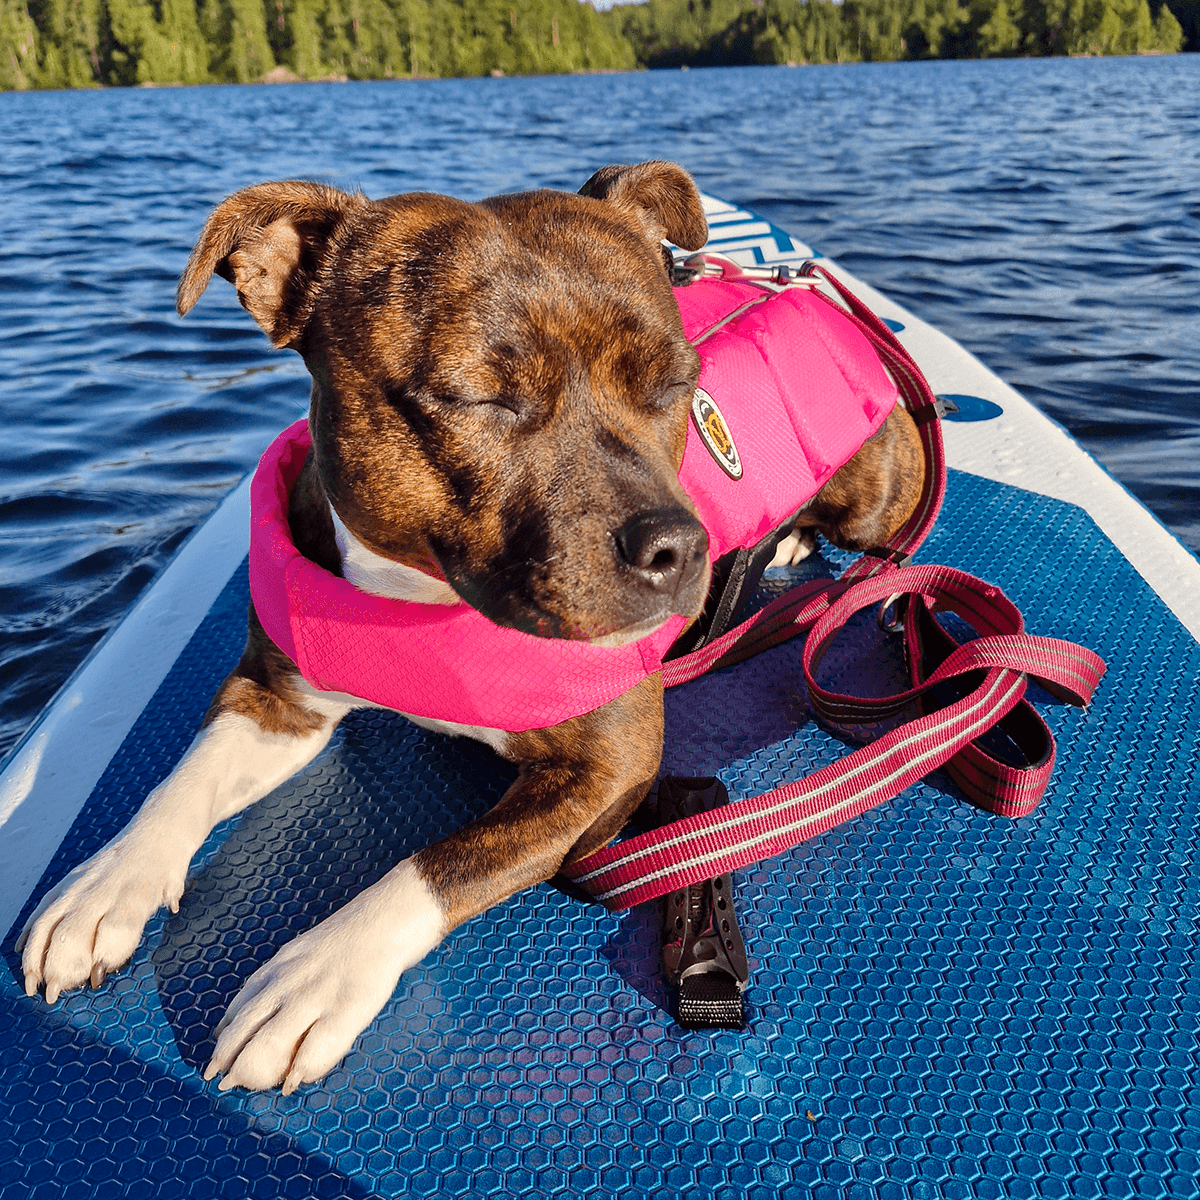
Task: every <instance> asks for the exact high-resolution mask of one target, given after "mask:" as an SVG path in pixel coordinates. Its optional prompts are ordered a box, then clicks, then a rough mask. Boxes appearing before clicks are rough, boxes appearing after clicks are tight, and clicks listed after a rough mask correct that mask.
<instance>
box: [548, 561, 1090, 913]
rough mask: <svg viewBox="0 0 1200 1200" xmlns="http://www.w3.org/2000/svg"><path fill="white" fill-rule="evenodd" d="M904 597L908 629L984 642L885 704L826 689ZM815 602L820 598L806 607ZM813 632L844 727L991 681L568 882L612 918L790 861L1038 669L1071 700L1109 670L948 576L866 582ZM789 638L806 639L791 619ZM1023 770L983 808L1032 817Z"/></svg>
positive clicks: (946, 752)
mask: <svg viewBox="0 0 1200 1200" xmlns="http://www.w3.org/2000/svg"><path fill="white" fill-rule="evenodd" d="M833 586H834V587H836V586H837V585H833ZM805 590H807V591H809V592H811V588H809V589H805ZM828 590H829V591H832V590H833V588H832V587H830V588H829V589H828ZM897 593H899V594H903V595H908V596H915V597H920V598H921V603H919V604H911V605H910V606H909V607H910V612H912V613H913V614H914V615H913V616H912V617H911V621H913V622H918V621H919V620H920V615H919V614H920V612H921V611H922V610H923V609H924V610H927V611H931V610H933V609H936V608H939V607H940V608H944V609H950V610H953V611H955V612H958V613H959V615H960V616H962V617H963V618H964V619H965V620H968V621H969V622H970V623H971V624H973V625H974V626H975V628H976V631H977V632H978V633H979V634H980V637H979V638H977V639H976V640H974V641H972V642H968V643H966V644H965V645H963V646H959V647H957V649H956V650H953V651H951V652H950V653H948V654H947V655H946V657H945V658H944V659H943V660H942V661H941V662H939V663H937V664H936V666H935V667H934V669H933V670H932V671H931V672H930V673H929V675H928V676H926V677H925V678H923V679H921V680H920V681H919V682H918V683H916V685H915V686H914V687H913V688H912V689H910V690H909V691H908V692H905V693H902V694H901V695H900V696H896V697H887V698H884V699H881V700H877V699H873V698H864V697H847V696H835V695H833V694H832V693H828V692H825V691H824V690H823V689H821V688H820V687H819V686H818V685H817V684H816V682H815V680H814V679H813V678H812V672H813V670H814V669H815V667H816V666H817V665H818V664H819V661H820V657H821V655H823V653H824V652H825V650H826V649H827V648H828V646H829V644H830V642H831V641H832V639H833V637H834V636H835V635H836V634H837V632H838V631H839V630H840V629H842V628H843V627H844V626H845V624H846V622H847V621H848V620H849V619H850V618H851V617H852V616H853V615H854V614H855V613H856V612H859V611H860V610H862V609H863V608H866V607H868V606H870V605H873V604H877V603H879V602H880V601H883V600H886V599H888V598H889V597H890V596H892V595H894V594H897ZM981 597H982V599H981ZM784 599H786V597H785V598H784ZM801 603H803V601H801ZM812 604H813V598H812V597H811V595H810V596H809V597H808V603H807V605H806V607H811V606H812ZM817 607H820V605H817ZM767 611H768V610H765V609H764V610H763V612H762V613H759V614H756V616H755V617H753V618H751V619H750V621H748V622H745V623H744V624H743V625H742V626H739V628H738V630H734V631H731V632H732V633H735V634H737V633H740V632H741V631H742V630H745V629H746V627H747V626H750V627H751V630H752V629H753V627H754V626H755V625H757V624H758V623H760V622H763V621H764V616H763V614H764V613H766V612H767ZM776 611H777V612H778V611H780V609H779V608H777V609H776ZM770 620H771V619H770V618H766V619H765V621H766V622H767V623H769V622H770ZM909 620H910V618H906V629H907V626H908V622H909ZM930 620H932V618H930ZM809 627H810V628H811V630H812V633H811V636H810V637H809V639H808V643H807V645H806V646H805V652H804V673H805V679H806V681H807V683H808V685H809V691H810V694H811V695H812V696H813V699H814V707H817V709H818V711H821V707H822V706H827V707H829V708H830V710H831V711H834V712H836V713H837V715H838V717H839V719H843V720H845V719H850V720H860V719H866V720H876V719H878V718H879V717H880V716H881V715H883V714H885V713H887V712H894V711H896V710H897V709H898V708H900V707H903V705H904V704H906V703H911V702H913V701H914V700H916V699H917V698H918V697H924V696H925V695H926V694H927V693H928V692H929V691H930V690H931V689H933V688H935V687H937V686H938V685H939V684H943V683H946V682H948V681H952V680H956V679H962V678H963V677H964V676H970V675H978V674H979V673H980V672H982V678H981V679H979V681H978V682H977V683H975V684H974V686H971V687H970V690H969V691H968V692H967V693H966V694H965V695H963V696H962V697H961V698H960V699H958V700H956V701H954V702H953V703H951V704H949V705H947V706H946V707H944V708H940V709H938V710H936V711H934V712H927V713H924V714H923V715H921V716H919V717H917V718H916V719H914V720H911V721H908V722H906V723H905V724H903V725H901V726H899V727H898V728H896V729H893V730H891V731H890V732H888V733H886V734H884V735H883V736H882V737H880V738H879V739H878V740H877V741H875V742H873V743H871V744H870V745H868V746H863V747H861V748H860V749H858V750H856V751H854V752H853V753H852V754H850V755H848V756H846V757H845V758H843V759H840V760H839V761H838V762H836V763H833V764H831V765H830V766H828V767H825V768H823V769H822V770H820V771H817V772H815V773H814V774H812V775H810V776H808V777H807V778H805V779H801V780H796V781H793V782H791V783H788V784H785V785H784V786H782V787H779V788H775V789H774V790H772V791H770V792H767V793H765V794H763V795H761V796H755V797H752V798H749V799H744V800H741V801H738V802H736V803H734V804H730V805H727V806H725V807H723V808H720V809H717V810H714V811H710V812H704V813H700V814H699V815H697V816H693V817H688V818H685V819H684V820H681V821H675V822H673V823H671V824H669V825H664V826H661V827H660V828H658V829H655V830H653V831H651V832H649V833H645V834H641V835H639V836H637V837H634V838H630V839H628V840H627V841H624V842H620V843H618V844H616V845H614V846H608V847H605V848H604V849H602V850H599V851H596V852H595V853H594V854H591V855H589V856H588V857H587V858H584V859H581V860H579V861H578V862H575V863H572V864H570V865H569V866H567V867H564V868H563V873H564V874H565V875H566V876H567V877H568V878H569V879H571V880H573V881H574V882H575V883H577V884H579V885H580V886H581V887H584V888H585V889H586V890H587V891H589V892H590V893H591V894H592V895H594V896H595V897H596V899H597V900H599V901H600V902H601V903H602V904H604V905H605V906H606V907H607V908H609V909H613V910H615V909H620V908H626V907H628V906H630V905H633V904H640V903H642V902H643V901H645V900H651V899H654V898H655V897H656V896H661V895H664V894H665V893H667V892H670V891H673V890H676V889H679V888H684V887H687V886H688V885H690V884H694V883H699V882H701V881H703V880H706V879H709V878H712V877H713V876H716V875H721V874H724V873H727V872H729V871H732V870H736V869H737V868H739V867H744V866H747V865H749V864H750V863H754V862H758V861H760V860H761V859H763V858H768V857H771V856H773V855H775V854H780V853H782V852H783V851H785V850H788V849H791V848H792V847H793V846H795V845H798V844H799V843H800V842H802V841H805V840H807V839H808V838H811V837H815V836H816V835H817V834H820V833H824V832H825V831H826V830H829V829H832V828H833V827H834V826H836V825H840V824H842V823H843V822H844V821H848V820H850V819H851V818H853V817H855V816H858V815H859V814H861V813H863V812H866V811H867V810H868V809H870V808H873V807H875V806H876V805H878V804H881V803H883V802H884V801H885V800H889V799H891V798H892V797H893V796H895V795H897V794H898V793H899V792H901V791H903V790H904V788H906V787H908V786H909V785H910V784H912V783H915V782H916V781H917V780H918V779H921V778H922V777H924V776H925V775H926V774H928V773H929V772H930V771H933V770H935V769H937V768H938V767H940V766H942V765H944V764H946V763H948V762H950V761H951V760H952V759H953V758H954V757H955V756H956V755H958V754H960V753H962V752H963V751H964V750H965V749H966V748H967V747H970V746H971V743H972V742H973V741H974V740H975V739H976V738H978V737H979V736H980V735H982V734H983V733H985V732H987V731H988V730H989V729H991V728H992V727H993V726H994V725H996V724H997V722H999V721H1001V720H1002V719H1003V718H1004V717H1005V716H1007V715H1008V714H1009V713H1011V712H1012V711H1013V710H1014V708H1016V706H1017V705H1018V704H1020V703H1021V701H1022V699H1023V697H1024V694H1025V689H1026V680H1027V676H1028V675H1029V674H1032V675H1034V676H1035V677H1036V678H1037V679H1038V680H1039V681H1041V682H1043V683H1044V684H1045V685H1046V686H1048V687H1050V688H1051V689H1052V690H1053V691H1054V692H1055V693H1056V694H1058V695H1060V696H1062V697H1064V698H1066V699H1068V700H1069V701H1071V702H1073V703H1078V704H1086V703H1087V702H1088V701H1089V700H1090V699H1091V697H1092V694H1093V693H1094V691H1095V687H1096V684H1097V683H1098V682H1099V680H1100V677H1101V676H1102V675H1103V673H1104V664H1103V662H1102V661H1101V660H1100V659H1099V658H1098V657H1097V656H1096V655H1095V654H1092V653H1091V651H1089V650H1085V649H1084V648H1083V647H1081V646H1076V645H1074V644H1073V643H1070V642H1063V641H1059V640H1057V639H1052V638H1039V637H1033V636H1032V635H1029V634H1026V633H1024V632H1023V631H1022V622H1021V616H1020V613H1019V612H1018V611H1017V609H1016V607H1015V606H1014V605H1013V604H1012V602H1011V601H1010V600H1008V598H1007V597H1006V596H1004V594H1003V593H1002V592H1001V591H1000V590H999V589H998V588H995V587H992V586H990V585H989V584H986V583H984V582H983V581H982V580H979V579H976V578H975V577H974V576H971V575H968V574H966V573H965V572H962V571H956V570H953V569H952V568H949V567H937V566H915V567H909V568H906V569H904V570H901V571H889V572H886V573H884V574H882V575H879V576H876V577H872V578H869V579H866V580H863V581H862V582H860V583H858V584H856V585H854V586H853V587H852V588H850V589H849V590H844V591H842V593H841V594H840V595H838V596H837V597H835V598H834V599H833V600H832V602H831V603H828V604H827V605H825V606H824V612H823V613H822V614H821V615H820V616H818V617H817V619H816V620H814V621H812V622H811V624H810V626H809ZM914 628H915V626H914ZM792 629H793V630H794V633H800V632H802V631H803V630H802V629H801V628H800V627H799V625H797V624H795V623H793V625H792ZM912 636H914V637H916V636H917V634H916V633H915V632H914V634H913V635H912ZM945 637H946V639H947V641H950V640H952V639H950V638H949V635H948V634H947V635H945ZM716 644H717V643H714V646H715V645H716ZM706 649H708V648H706ZM701 653H702V652H701ZM677 661H678V662H683V661H685V660H682V659H681V660H677ZM670 665H671V666H676V664H675V663H672V664H670ZM697 673H699V672H697ZM686 677H691V678H694V677H695V676H694V675H691V676H686ZM1046 736H1047V737H1049V733H1048V731H1047V734H1046ZM985 761H991V760H990V759H989V756H987V755H986V754H984V752H982V751H979V750H978V749H977V748H976V754H975V755H974V756H969V757H968V758H967V759H965V760H964V764H963V768H962V773H963V774H964V776H965V775H968V774H973V773H978V772H979V771H980V765H979V764H980V763H981V762H985ZM1050 761H1051V763H1052V757H1051V760H1050ZM1012 770H1013V771H1017V772H1019V771H1020V769H1019V768H1012ZM1027 770H1030V771H1032V775H1031V776H1029V777H1026V776H1023V775H1022V776H1021V777H1020V786H1019V787H1017V788H1014V786H1013V785H1012V783H1011V782H1010V780H1009V778H1008V776H1007V775H1006V774H1005V772H1003V771H997V770H995V769H994V768H991V767H987V768H986V769H984V770H983V772H982V774H983V782H982V783H981V784H980V785H979V786H980V787H981V789H982V791H983V793H984V794H985V796H986V797H987V799H988V803H987V805H986V806H989V807H992V808H993V811H997V812H1003V811H1006V809H1013V810H1014V811H1012V812H1011V814H1010V815H1021V812H1023V811H1027V810H1028V807H1031V805H1030V804H1029V803H1028V797H1029V794H1030V791H1031V789H1032V790H1036V791H1037V795H1038V797H1040V794H1041V791H1044V789H1045V782H1046V780H1047V779H1048V777H1049V769H1048V765H1047V764H1045V763H1038V764H1034V765H1033V766H1032V767H1031V768H1027ZM1039 787H1040V790H1038V789H1039ZM968 795H969V796H970V795H971V793H970V791H968ZM1034 803H1036V800H1034Z"/></svg>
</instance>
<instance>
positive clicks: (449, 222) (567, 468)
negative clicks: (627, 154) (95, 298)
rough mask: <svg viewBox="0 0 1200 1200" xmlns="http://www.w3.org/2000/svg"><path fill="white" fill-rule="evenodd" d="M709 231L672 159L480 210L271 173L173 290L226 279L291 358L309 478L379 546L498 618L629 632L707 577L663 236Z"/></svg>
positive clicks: (683, 607)
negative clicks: (304, 424)
mask: <svg viewBox="0 0 1200 1200" xmlns="http://www.w3.org/2000/svg"><path fill="white" fill-rule="evenodd" d="M706 236H707V225H706V222H705V218H704V213H703V209H702V208H701V205H700V199H699V196H698V194H697V192H696V188H695V185H694V184H693V183H692V181H691V179H690V177H689V176H688V175H687V174H686V173H685V172H684V171H683V170H682V169H681V168H679V167H676V166H674V165H672V164H670V163H662V162H651V163H643V164H641V165H640V166H635V167H607V168H605V169H604V170H602V171H599V172H597V173H596V174H595V175H594V176H592V178H591V179H590V180H588V182H587V183H586V184H585V185H584V187H583V188H582V189H581V192H580V194H578V195H571V194H569V193H565V192H552V191H537V192H528V193H523V194H520V195H511V196H497V197H494V198H492V199H490V200H484V201H482V202H480V203H478V204H470V203H466V202H464V201H460V200H453V199H450V198H448V197H445V196H435V195H427V194H421V193H414V194H410V195H403V196H395V197H391V198H390V199H386V200H380V201H370V200H367V199H366V198H365V197H364V196H362V195H350V194H347V193H344V192H340V191H337V190H335V189H333V188H328V187H322V186H319V185H317V184H311V183H268V184H261V185H259V186H257V187H251V188H247V189H245V190H244V191H241V192H238V193H237V194H236V195H234V196H231V197H230V198H229V199H228V200H226V201H224V203H222V204H221V205H220V206H219V207H218V208H217V209H216V210H215V212H214V213H213V214H212V216H211V217H210V218H209V220H208V223H207V225H206V226H205V228H204V232H203V233H202V235H201V237H200V241H199V243H198V244H197V246H196V249H195V251H194V252H193V254H192V258H191V261H190V262H189V263H188V267H187V270H186V272H185V274H184V276H183V279H182V280H181V282H180V285H179V298H178V305H179V311H180V312H181V313H186V312H187V311H188V310H189V309H190V308H191V307H192V306H193V305H194V304H195V303H196V301H197V300H198V299H199V297H200V295H201V293H202V292H203V291H204V289H205V287H206V286H207V284H208V281H209V279H210V278H211V277H212V274H213V272H214V271H215V272H216V273H217V274H219V275H221V276H222V277H224V278H226V279H228V280H230V281H231V282H232V283H233V284H234V285H235V286H236V287H237V290H238V298H239V299H240V300H241V302H242V304H243V305H244V306H245V308H246V309H247V310H248V311H249V312H250V313H251V315H252V316H253V317H254V319H255V320H256V321H257V322H258V323H259V325H261V326H262V328H263V329H264V330H265V331H266V332H267V334H268V335H269V336H270V338H271V340H272V341H273V342H274V343H275V345H277V346H288V347H292V348H294V349H296V350H298V351H299V352H300V353H301V354H302V355H303V356H304V360H305V362H306V364H307V366H308V369H309V371H310V372H311V374H312V377H313V402H312V412H311V417H310V422H311V427H312V434H313V440H314V445H315V453H316V463H317V469H318V472H319V475H320V479H321V482H322V484H323V486H324V488H325V490H326V493H327V494H328V497H329V500H330V502H331V503H332V504H333V507H334V509H335V510H336V512H337V514H338V516H339V517H340V518H341V520H342V521H343V523H344V524H345V525H346V526H347V528H348V529H349V530H350V531H351V532H352V533H353V534H354V535H355V536H356V537H357V538H358V539H359V540H360V541H362V542H363V543H364V544H365V545H367V546H368V547H369V548H370V549H372V550H374V551H375V552H377V553H379V554H382V555H384V556H386V557H389V558H392V559H393V560H395V561H397V562H402V563H405V564H407V565H408V566H412V567H416V568H418V569H420V570H423V571H426V572H427V573H429V574H432V575H437V576H440V577H443V578H445V579H446V580H447V581H448V582H449V583H450V584H451V586H452V587H453V588H454V589H455V591H457V592H458V593H459V595H461V596H462V597H463V598H464V599H465V600H466V601H468V603H470V604H472V605H474V606H475V607H476V608H478V609H479V610H480V611H481V612H483V613H484V614H485V615H486V616H488V617H489V618H491V619H492V620H494V621H496V622H497V623H498V624H502V625H508V626H513V627H515V628H518V629H523V630H526V631H527V632H530V633H535V634H539V635H542V636H549V637H568V638H580V639H589V640H608V641H614V642H616V641H625V640H629V639H631V638H633V637H637V636H641V635H643V634H645V633H647V632H649V631H650V630H652V629H654V628H657V627H658V626H659V625H661V624H662V623H663V621H665V620H667V619H668V618H669V617H670V616H671V615H672V614H676V613H679V614H682V615H684V616H687V617H689V618H690V617H693V616H695V615H696V614H697V613H698V612H699V609H700V607H701V605H702V603H703V600H704V595H705V592H706V590H707V587H708V577H709V565H708V539H707V535H706V534H705V532H704V529H703V528H702V527H701V525H700V524H699V522H698V521H697V520H696V518H695V515H694V512H693V509H692V505H691V503H690V501H689V500H688V498H687V496H686V495H685V494H684V492H683V490H682V489H681V487H680V485H679V480H678V471H679V466H680V463H681V461H682V458H683V451H684V442H685V439H686V434H687V420H688V412H689V404H690V400H691V396H692V392H693V390H694V388H695V385H696V378H697V374H698V371H699V359H698V356H697V354H696V352H695V350H694V349H693V348H692V347H691V345H689V343H688V341H687V339H686V337H685V336H684V334H683V330H682V327H681V325H680V319H679V312H678V308H677V306H676V303H675V300H674V297H673V295H672V292H671V287H670V280H669V277H668V273H667V270H666V267H665V264H664V257H663V247H662V241H663V240H664V239H666V240H669V241H671V242H674V243H675V244H677V245H680V246H683V247H685V248H687V249H698V248H699V247H700V246H701V245H703V243H704V241H705V239H706Z"/></svg>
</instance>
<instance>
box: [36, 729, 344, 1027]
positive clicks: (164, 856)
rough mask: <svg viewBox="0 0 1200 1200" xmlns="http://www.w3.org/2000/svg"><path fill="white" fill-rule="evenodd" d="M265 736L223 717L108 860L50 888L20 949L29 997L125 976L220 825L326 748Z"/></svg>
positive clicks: (107, 850)
mask: <svg viewBox="0 0 1200 1200" xmlns="http://www.w3.org/2000/svg"><path fill="white" fill-rule="evenodd" d="M331 730H332V725H330V726H328V727H327V728H326V729H324V730H321V731H319V732H316V733H312V734H310V735H308V736H307V737H303V738H296V737H290V736H285V735H282V734H270V733H264V732H263V731H262V730H261V729H260V728H259V727H258V726H257V725H256V724H255V723H254V722H253V721H252V720H250V718H249V717H244V716H241V715H240V714H238V713H223V714H222V715H221V716H219V717H217V719H216V720H215V721H213V722H212V724H210V725H208V726H207V727H206V728H205V729H203V730H201V731H200V733H199V734H198V735H197V737H196V740H195V741H194V742H193V743H192V745H191V748H190V749H189V750H188V752H187V754H185V755H184V757H183V758H182V759H181V760H180V762H179V765H178V766H177V767H176V768H175V770H174V771H172V772H171V774H170V775H169V776H168V777H167V778H166V779H165V780H163V782H162V783H160V784H159V785H158V787H156V788H155V789H154V791H152V792H151V793H150V795H149V796H147V797H146V801H145V803H144V804H143V805H142V807H141V810H140V811H139V812H138V814H137V816H136V817H134V819H133V820H132V821H131V822H130V823H129V825H128V826H127V827H126V828H125V829H124V830H123V831H122V832H121V833H120V834H118V835H117V836H116V837H115V838H114V839H113V840H112V841H111V842H109V843H108V845H107V846H105V847H104V849H103V850H101V851H99V852H98V853H97V854H96V855H94V856H93V857H92V858H90V859H89V860H88V861H87V862H85V863H83V864H82V865H80V866H78V867H76V868H75V870H73V871H72V872H71V873H70V874H69V875H67V876H66V878H65V879H62V880H60V881H59V883H58V884H57V885H56V886H55V887H54V888H52V889H51V890H50V891H49V892H48V893H47V894H46V896H45V897H43V899H42V902H41V903H40V904H39V905H38V907H37V909H36V911H35V912H34V914H33V915H32V916H31V917H30V918H29V921H28V922H27V923H26V925H25V929H24V930H23V932H22V933H21V936H20V938H19V939H18V941H17V948H18V950H22V951H23V953H22V969H23V971H24V975H25V992H26V994H27V995H30V996H33V995H35V994H36V993H37V990H38V987H39V986H41V985H42V984H45V987H46V1001H47V1003H49V1004H53V1003H54V1002H55V1001H56V1000H57V999H58V997H59V994H60V993H61V992H64V991H67V990H69V989H70V988H75V987H80V986H81V985H83V984H85V983H91V984H92V986H93V987H95V986H98V985H99V984H100V983H101V982H102V981H103V979H104V977H105V975H106V974H107V973H108V972H109V971H115V970H116V969H117V968H118V967H121V966H123V965H124V964H125V963H126V962H127V961H128V959H129V956H130V955H131V954H132V953H133V952H134V950H136V949H137V945H138V942H139V941H141V937H142V930H143V929H144V928H145V925H146V922H147V921H148V920H149V919H150V918H151V917H152V916H153V915H154V913H156V912H157V911H158V909H159V908H160V907H161V906H162V905H164V904H165V905H167V906H168V907H170V908H171V909H173V910H176V909H178V906H179V898H180V896H181V895H182V894H183V887H184V882H185V881H186V879H187V869H188V864H189V863H190V862H191V859H192V855H193V854H195V853H196V851H197V850H198V849H199V848H200V846H201V845H202V844H203V842H204V839H205V838H206V837H207V836H208V834H209V831H210V830H211V829H212V827H213V826H214V825H216V824H217V823H218V822H219V821H223V820H224V819H225V818H226V817H231V816H233V815H234V813H237V812H240V811H241V810H242V809H244V808H246V807H247V806H248V805H250V804H253V803H254V801H255V800H260V799H262V797H263V796H265V795H266V794H267V793H268V792H269V791H271V790H272V789H273V788H275V787H278V786H279V784H281V783H282V782H283V781H284V780H285V779H287V778H288V777H289V776H291V775H293V774H295V772H296V771H298V770H299V769H300V768H301V767H302V766H304V764H305V763H307V762H309V761H310V760H311V759H312V758H313V757H315V755H316V754H317V752H318V751H319V750H320V749H321V747H322V746H324V745H325V743H326V742H327V741H328V740H329V733H330V731H331Z"/></svg>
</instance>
